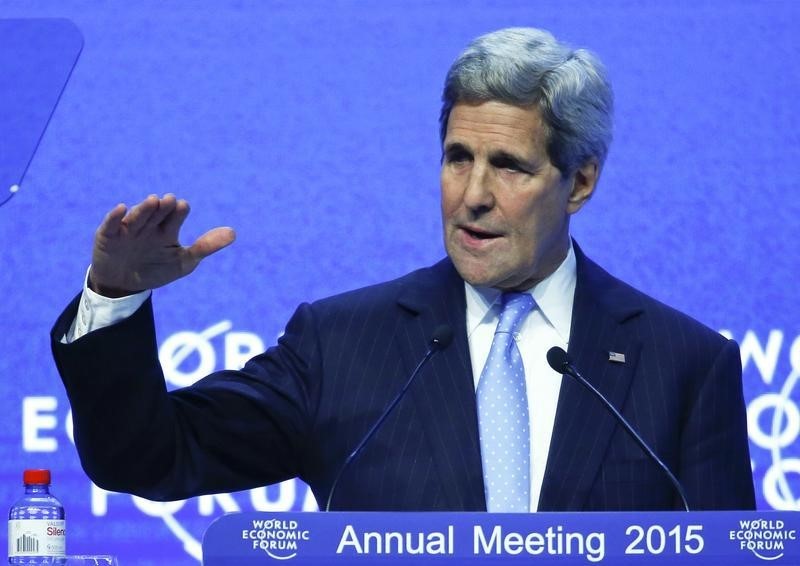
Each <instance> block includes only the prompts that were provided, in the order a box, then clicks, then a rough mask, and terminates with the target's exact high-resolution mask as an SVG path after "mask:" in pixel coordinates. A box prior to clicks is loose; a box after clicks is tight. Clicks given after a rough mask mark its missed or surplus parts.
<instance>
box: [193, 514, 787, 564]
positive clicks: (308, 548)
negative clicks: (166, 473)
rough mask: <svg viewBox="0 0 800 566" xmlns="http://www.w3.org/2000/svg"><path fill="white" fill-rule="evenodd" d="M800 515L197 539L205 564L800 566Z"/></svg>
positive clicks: (319, 522)
mask: <svg viewBox="0 0 800 566" xmlns="http://www.w3.org/2000/svg"><path fill="white" fill-rule="evenodd" d="M799 531H800V514H798V513H795V512H772V511H765V512H759V511H699V512H692V513H686V512H635V513H517V514H506V513H438V512H426V513H389V512H380V513H366V512H351V513H342V512H332V513H238V514H230V515H225V516H223V517H220V518H219V519H217V520H216V521H215V522H213V523H212V524H211V525H210V526H209V528H208V529H207V531H206V533H205V536H204V538H203V564H204V565H206V566H233V565H236V566H247V565H255V564H262V565H263V564H278V563H286V564H292V565H293V566H301V565H309V566H310V565H314V566H320V565H344V564H347V565H356V566H357V565H363V566H367V565H384V566H388V565H394V564H398V565H402V564H441V565H442V566H445V565H447V564H452V565H461V564H474V565H476V566H477V565H492V564H496V565H500V564H502V565H508V564H530V563H531V562H534V561H535V562H536V563H537V564H558V565H577V564H581V565H584V566H585V565H587V564H588V565H591V564H611V565H614V566H617V565H620V566H622V565H629V564H631V565H634V564H639V565H643V564H647V565H649V566H653V565H659V564H663V565H670V566H680V565H682V564H694V565H709V564H714V565H716V564H724V565H725V566H738V565H740V564H762V565H763V564H765V563H771V564H781V565H793V566H796V565H800V542H798V532H799Z"/></svg>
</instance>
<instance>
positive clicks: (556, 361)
mask: <svg viewBox="0 0 800 566" xmlns="http://www.w3.org/2000/svg"><path fill="white" fill-rule="evenodd" d="M547 363H548V364H550V367H551V368H553V369H554V370H555V371H557V372H558V373H561V374H564V375H569V376H571V377H573V378H574V379H576V380H577V381H578V382H579V383H580V384H581V385H583V386H584V387H585V388H586V389H588V390H589V391H591V392H592V394H593V395H594V396H595V397H597V398H598V399H600V401H602V402H603V405H605V406H606V409H608V410H609V411H611V414H612V415H614V417H615V418H616V419H617V421H619V423H620V424H621V425H622V427H623V428H624V429H625V430H626V431H628V434H630V435H631V437H632V438H633V439H634V440H635V441H636V444H638V445H639V447H640V448H641V449H642V450H643V451H644V453H645V454H647V455H648V456H649V457H650V459H652V460H653V462H655V463H656V464H658V467H659V468H661V469H662V470H663V471H664V474H666V476H667V478H669V481H670V482H671V483H672V486H673V487H674V488H675V491H677V492H678V495H679V496H680V498H681V502H682V503H683V508H684V509H685V510H686V511H689V503H688V502H687V501H686V493H684V491H683V486H682V485H681V484H680V482H679V481H678V478H676V477H675V475H674V474H673V473H672V472H671V471H670V469H669V468H668V467H667V465H666V464H665V463H664V462H663V461H662V460H661V458H659V457H658V456H657V455H656V453H655V452H653V450H652V448H650V447H649V446H648V445H647V443H646V442H645V441H644V439H643V438H642V437H641V436H639V433H638V432H636V431H635V430H634V429H633V427H632V426H631V425H630V423H628V421H627V420H626V419H625V417H623V416H622V413H620V412H619V411H618V410H617V409H616V407H614V405H612V404H611V401H609V400H608V399H606V397H605V396H604V395H603V394H602V393H600V391H598V390H597V389H596V388H595V387H594V386H593V385H592V384H591V383H589V382H588V381H587V380H586V378H585V377H583V376H582V375H581V374H580V372H579V371H578V369H577V368H576V367H575V366H574V365H572V361H571V360H570V358H569V354H567V353H566V352H565V351H564V349H563V348H559V347H558V346H554V347H552V348H550V349H549V350H548V351H547Z"/></svg>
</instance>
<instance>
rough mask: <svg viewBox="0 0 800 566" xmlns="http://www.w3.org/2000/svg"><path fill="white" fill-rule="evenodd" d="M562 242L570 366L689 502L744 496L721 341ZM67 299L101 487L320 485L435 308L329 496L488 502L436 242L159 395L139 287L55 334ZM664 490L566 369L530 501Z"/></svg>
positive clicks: (342, 502) (173, 489)
mask: <svg viewBox="0 0 800 566" xmlns="http://www.w3.org/2000/svg"><path fill="white" fill-rule="evenodd" d="M576 256H577V260H578V282H577V287H576V294H575V306H574V315H573V321H572V330H571V342H570V345H569V350H570V352H571V354H572V356H573V358H574V359H575V363H576V365H577V367H578V368H579V369H580V370H581V371H582V372H583V373H584V374H585V375H586V377H587V378H589V379H590V380H592V381H593V383H594V384H595V386H596V387H598V388H599V389H600V390H601V391H603V392H604V393H605V394H606V395H608V396H609V398H610V399H611V400H612V402H613V403H614V404H615V405H617V406H618V407H621V408H622V411H623V413H624V414H625V415H626V416H627V417H628V418H629V419H630V420H631V421H632V422H633V424H634V426H636V427H637V428H638V429H639V430H640V431H641V433H642V436H643V437H644V438H645V439H647V440H648V442H650V443H651V445H652V446H653V447H654V449H655V450H656V451H657V452H658V453H659V454H660V455H661V456H662V457H663V458H664V459H665V460H666V461H667V463H668V464H669V465H670V466H671V467H672V468H673V469H674V470H676V472H677V474H678V475H679V477H680V479H681V481H682V482H683V483H684V485H685V487H686V491H687V493H688V496H689V502H690V504H692V505H694V506H695V507H697V508H747V507H750V506H752V505H753V501H754V496H753V486H752V480H751V478H750V470H749V457H748V454H747V439H746V432H745V419H744V404H743V399H742V392H741V381H740V379H741V378H740V368H739V367H738V363H739V361H738V360H739V358H738V349H737V347H736V345H735V344H734V343H732V342H727V341H726V340H725V339H724V338H722V337H721V336H719V335H718V334H716V333H715V332H712V331H710V330H708V329H706V328H704V327H702V326H701V325H699V324H698V323H696V322H694V321H692V320H691V319H689V318H688V317H686V316H684V315H681V314H680V313H677V312H676V311H674V310H672V309H670V308H668V307H665V306H664V305H661V304H659V303H657V302H656V301H653V300H652V299H650V298H648V297H646V296H644V295H642V294H640V293H638V292H637V291H635V290H633V289H631V288H630V287H628V286H627V285H625V284H623V283H621V282H619V281H617V280H616V279H613V278H612V277H610V276H609V275H608V274H606V273H605V272H604V271H602V270H601V269H600V268H598V267H597V266H596V265H594V264H593V263H591V262H590V261H589V260H587V259H586V258H585V257H584V256H583V254H582V253H580V250H579V249H578V248H577V246H576ZM76 309H77V301H73V303H72V304H71V305H70V306H69V307H68V308H67V310H66V311H65V312H64V313H62V315H61V317H60V318H59V320H58V321H57V322H56V325H55V327H54V329H53V333H52V335H51V337H55V339H54V340H52V347H53V352H54V356H55V359H56V363H57V365H58V368H59V372H60V373H61V375H62V379H63V381H64V384H65V387H66V390H67V394H68V396H69V399H70V403H71V406H72V409H73V415H74V429H75V438H76V446H77V449H78V453H79V455H80V457H81V462H82V464H83V466H84V469H85V470H86V472H87V474H89V476H90V477H91V478H92V479H93V480H94V481H95V483H97V485H99V486H100V487H104V488H106V489H110V490H114V491H128V492H132V493H136V494H138V495H142V496H144V497H148V498H151V499H180V498H185V497H187V496H189V495H196V494H199V493H213V492H221V491H235V490H241V489H248V488H252V487H256V486H260V485H265V484H268V483H273V482H277V481H281V480H283V479H286V478H289V477H293V476H300V477H301V478H302V479H304V480H305V481H307V482H308V483H309V484H310V485H311V487H312V489H313V491H314V494H315V495H316V497H317V500H318V501H324V500H325V499H326V498H327V495H328V490H329V489H330V485H331V482H332V480H333V477H334V476H335V474H336V472H337V471H338V469H339V466H340V465H341V463H342V462H343V461H344V459H345V458H346V456H347V454H348V453H349V452H350V451H351V450H352V448H353V447H354V446H355V445H356V443H357V442H358V441H359V440H360V438H361V437H362V436H363V435H364V434H365V433H366V431H367V430H368V428H369V427H370V426H371V424H372V423H373V422H375V420H376V419H377V418H378V416H379V415H380V413H381V411H382V410H383V409H384V407H386V405H387V404H388V403H389V401H390V400H391V399H392V397H393V396H394V395H395V394H396V392H397V391H398V390H399V388H400V387H401V386H402V384H403V382H404V381H405V379H406V378H407V377H408V375H409V374H410V372H411V371H412V369H413V367H414V366H415V365H416V363H417V362H418V361H419V360H420V358H421V357H422V356H423V354H424V353H425V351H426V347H427V343H428V341H429V340H430V337H431V334H432V332H433V330H434V328H436V326H438V325H440V324H442V323H447V324H450V325H451V326H452V328H453V329H454V336H455V337H454V340H453V343H452V344H451V345H450V347H449V348H447V349H446V350H445V351H443V352H441V353H439V354H437V355H436V357H434V358H433V359H432V360H431V363H430V364H429V365H428V366H427V367H426V369H425V370H423V372H422V373H421V374H420V375H419V376H418V379H417V381H416V382H415V384H414V385H413V386H412V387H411V389H410V390H409V392H408V393H409V396H408V397H407V398H405V399H404V400H403V401H402V402H401V403H400V404H399V405H398V407H397V410H396V411H395V412H394V413H393V414H392V416H390V417H389V419H387V421H386V422H385V425H384V427H383V428H382V429H381V430H380V431H379V432H378V434H377V435H376V436H375V437H374V438H373V440H372V441H371V443H370V444H369V445H368V446H367V447H366V449H365V450H364V452H363V453H362V455H361V457H360V458H359V460H358V461H356V462H355V463H354V464H353V465H352V467H350V468H348V471H347V473H346V474H345V476H344V477H343V479H342V481H341V483H340V485H339V489H338V490H337V493H336V496H335V498H334V503H333V507H334V508H338V509H364V510H371V509H372V510H376V509H398V510H401V509H402V510H485V508H486V507H485V501H484V489H483V477H482V469H481V458H480V449H479V443H478V427H477V418H476V405H475V391H474V388H473V383H472V369H471V367H470V358H469V352H468V346H467V337H466V323H465V320H464V319H465V311H466V306H465V299H464V287H463V281H462V280H461V279H460V278H459V276H458V274H457V273H456V272H455V270H454V268H453V266H452V264H451V263H450V262H449V261H448V260H445V261H443V262H440V263H439V264H437V265H435V266H433V267H431V268H428V269H423V270H420V271H418V272H414V273H412V274H409V275H408V276H406V277H403V278H401V279H398V280H395V281H391V282H388V283H385V284H382V285H377V286H374V287H369V288H366V289H361V290H358V291H353V292H351V293H346V294H343V295H340V296H337V297H332V298H330V299H325V300H323V301H319V302H316V303H314V304H311V305H301V306H300V307H299V308H298V310H297V312H296V313H295V315H294V316H293V317H292V319H291V320H290V321H289V323H288V325H287V327H286V331H285V333H284V335H283V337H282V338H281V339H280V340H279V344H278V345H277V346H276V347H274V348H270V349H269V350H268V351H267V352H265V353H264V354H262V355H260V356H257V357H256V358H254V359H253V360H251V361H250V362H249V363H248V364H247V365H246V366H245V368H244V370H243V371H239V372H232V371H224V372H218V373H215V374H212V375H211V376H209V377H207V378H205V379H204V380H201V381H200V382H198V383H197V384H195V385H194V386H192V387H190V388H187V389H184V390H180V391H177V392H172V393H169V394H167V393H166V391H165V388H164V382H163V375H162V373H161V371H160V368H159V366H158V352H157V347H156V342H155V338H154V332H153V320H152V310H151V306H150V302H149V301H148V302H147V303H146V304H145V305H144V306H143V307H142V308H141V309H139V311H137V313H135V314H134V315H133V316H132V317H131V318H129V319H127V320H125V321H123V322H121V323H119V324H116V325H114V326H112V327H109V328H106V329H103V330H100V331H97V332H94V333H91V334H90V335H87V336H85V337H84V338H81V339H79V340H77V341H76V342H74V343H72V344H61V343H60V342H59V339H60V337H61V336H62V335H63V334H64V332H65V330H66V328H68V326H69V324H70V322H71V321H72V319H73V318H74V316H75V312H76ZM608 351H614V352H621V353H624V354H625V356H626V363H625V364H615V363H609V361H608ZM114 400H118V402H114ZM129 400H135V402H133V403H131V402H129ZM126 401H127V402H126ZM532 410H535V408H532ZM674 504H675V501H674V496H673V493H672V490H671V487H670V486H669V484H668V483H667V482H666V480H664V478H663V477H661V474H660V472H659V471H658V470H657V469H655V467H654V466H653V465H652V464H650V462H648V461H647V460H645V459H644V458H643V456H642V454H641V453H640V452H639V451H638V448H637V447H636V446H635V445H634V444H633V442H632V441H630V440H629V439H628V438H627V437H626V436H625V434H624V431H622V430H620V429H619V428H618V427H617V426H616V423H615V422H614V421H613V420H612V418H611V417H610V416H609V415H607V414H606V413H605V410H604V409H603V407H602V406H601V405H600V404H599V403H598V402H597V401H596V400H594V399H593V398H591V397H587V395H586V393H585V392H584V391H583V390H581V389H580V388H579V386H578V385H577V384H575V383H573V382H571V381H569V380H566V379H565V380H564V381H563V385H562V390H561V395H560V398H559V405H558V409H557V414H556V421H555V427H554V431H553V442H552V443H551V447H550V454H549V458H548V464H547V469H546V472H545V478H544V483H543V486H542V494H541V498H540V501H539V509H540V510H576V509H586V510H591V509H596V510H600V509H664V508H672V507H674Z"/></svg>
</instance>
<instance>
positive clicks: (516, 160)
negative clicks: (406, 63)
mask: <svg viewBox="0 0 800 566" xmlns="http://www.w3.org/2000/svg"><path fill="white" fill-rule="evenodd" d="M489 161H490V162H491V163H512V164H514V165H517V166H519V167H521V168H523V169H527V170H530V171H533V170H535V169H538V166H537V163H536V161H530V160H529V159H527V158H525V157H524V156H521V155H516V154H514V153H510V152H508V151H504V150H497V151H493V152H492V153H491V155H489Z"/></svg>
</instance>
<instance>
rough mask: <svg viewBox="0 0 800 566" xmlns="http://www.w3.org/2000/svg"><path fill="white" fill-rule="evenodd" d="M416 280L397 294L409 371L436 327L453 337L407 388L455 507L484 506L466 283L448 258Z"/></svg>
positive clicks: (403, 354) (402, 346) (401, 344)
mask: <svg viewBox="0 0 800 566" xmlns="http://www.w3.org/2000/svg"><path fill="white" fill-rule="evenodd" d="M419 279H420V283H421V284H420V285H414V286H413V287H409V288H407V289H406V291H405V292H403V293H402V294H401V295H400V297H399V298H398V304H399V306H400V307H401V308H402V309H403V310H404V311H405V312H406V313H407V320H406V322H405V327H406V332H405V334H404V335H403V336H402V337H401V339H400V340H398V345H399V348H400V355H401V357H402V359H403V362H404V365H405V367H406V371H407V372H408V373H409V374H410V373H411V371H413V369H414V367H415V366H416V365H417V364H418V363H419V361H420V360H421V359H422V357H423V356H424V354H425V352H426V349H427V347H428V344H429V342H430V339H431V336H432V334H433V332H434V330H435V329H436V328H437V327H438V326H439V325H441V324H448V325H449V326H450V328H451V329H452V330H453V342H452V343H451V344H450V346H449V347H448V348H446V349H444V350H443V351H441V352H438V353H436V354H435V355H434V357H433V358H432V359H431V360H430V362H429V365H428V367H427V368H425V369H423V370H422V373H421V374H420V375H419V376H418V378H417V380H416V381H415V383H414V385H413V386H412V387H411V390H410V391H409V393H410V394H411V395H412V397H413V400H414V404H415V407H416V409H417V410H418V412H419V418H420V420H421V422H422V426H423V428H424V430H425V434H426V436H427V439H428V442H429V445H430V447H431V454H432V455H433V459H434V464H435V467H436V469H437V471H438V474H439V478H440V480H441V482H442V486H443V489H444V492H445V497H446V498H447V505H448V508H450V509H455V510H472V511H482V510H485V509H486V502H485V498H484V491H483V473H482V467H481V456H480V444H479V440H478V421H477V410H476V405H475V389H474V385H473V378H472V367H471V363H470V356H469V345H468V342H467V332H466V302H465V297H464V282H463V280H462V279H461V278H460V277H459V275H458V273H457V272H456V270H455V268H454V267H453V265H452V263H451V262H450V261H449V260H443V261H441V262H439V263H438V264H436V265H435V266H433V267H432V268H430V269H428V270H425V271H423V272H421V273H420V278H419Z"/></svg>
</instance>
